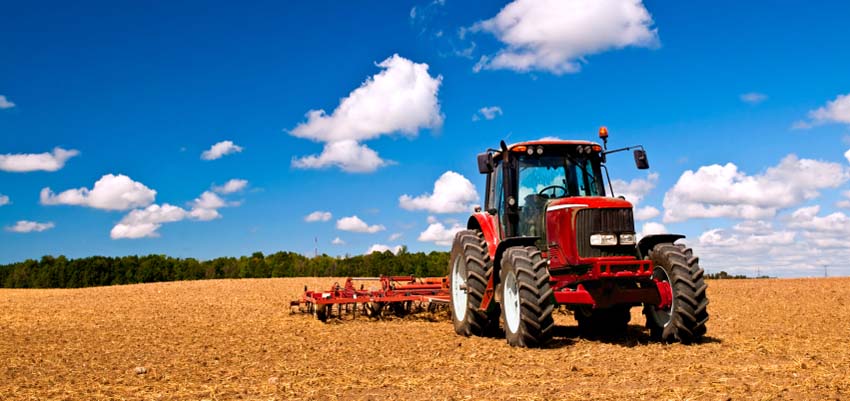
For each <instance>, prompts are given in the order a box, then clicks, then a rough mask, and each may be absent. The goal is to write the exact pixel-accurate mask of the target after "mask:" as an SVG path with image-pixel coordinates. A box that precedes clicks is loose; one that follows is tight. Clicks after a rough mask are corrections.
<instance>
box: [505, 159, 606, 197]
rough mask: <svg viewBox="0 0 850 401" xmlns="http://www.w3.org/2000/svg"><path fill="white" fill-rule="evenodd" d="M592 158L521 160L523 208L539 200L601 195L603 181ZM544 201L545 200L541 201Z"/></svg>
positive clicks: (520, 192) (520, 177) (520, 195)
mask: <svg viewBox="0 0 850 401" xmlns="http://www.w3.org/2000/svg"><path fill="white" fill-rule="evenodd" d="M598 171H599V168H598V166H596V168H594V163H593V161H592V160H591V159H590V158H579V157H575V156H568V157H564V156H563V155H551V156H549V155H544V156H525V155H523V156H521V157H520V158H519V206H520V207H522V206H524V205H525V204H526V203H529V202H534V201H535V199H533V198H538V199H536V200H537V202H535V203H539V200H548V199H555V198H564V197H569V196H599V195H600V193H599V191H600V187H601V185H599V184H600V183H601V178H600V177H597V175H598ZM541 198H542V199H541Z"/></svg>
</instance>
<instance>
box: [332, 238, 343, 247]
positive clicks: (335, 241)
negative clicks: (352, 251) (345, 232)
mask: <svg viewBox="0 0 850 401" xmlns="http://www.w3.org/2000/svg"><path fill="white" fill-rule="evenodd" d="M331 244H334V245H345V241H343V240H342V238H340V237H336V238H334V239H333V241H331Z"/></svg>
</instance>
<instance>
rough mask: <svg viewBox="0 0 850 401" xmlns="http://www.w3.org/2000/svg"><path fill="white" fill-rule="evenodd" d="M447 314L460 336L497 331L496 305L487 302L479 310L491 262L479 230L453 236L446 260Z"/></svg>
mask: <svg viewBox="0 0 850 401" xmlns="http://www.w3.org/2000/svg"><path fill="white" fill-rule="evenodd" d="M449 260H450V263H451V273H450V274H449V288H451V303H450V304H449V305H450V307H451V312H452V313H451V315H452V322H453V323H454V328H455V332H457V333H458V334H460V335H463V336H470V335H476V336H483V335H492V334H493V333H494V332H496V331H498V329H499V306H498V304H497V303H495V302H491V303H490V307H489V308H488V310H487V311H481V310H479V307H480V306H481V300H482V298H484V290H485V289H486V288H487V281H488V280H489V278H490V275H491V274H493V261H492V260H490V253H489V252H488V251H487V241H485V240H484V235H483V234H482V233H481V232H480V231H475V230H464V231H461V232H459V233H457V234H456V235H455V239H454V243H453V245H452V253H451V257H450V259H449Z"/></svg>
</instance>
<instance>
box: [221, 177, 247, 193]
mask: <svg viewBox="0 0 850 401" xmlns="http://www.w3.org/2000/svg"><path fill="white" fill-rule="evenodd" d="M247 186H248V181H247V180H242V179H239V178H233V179H231V180H229V181H227V182H226V183H224V185H220V186H213V187H212V190H213V191H215V192H218V193H220V194H222V195H226V194H232V193H234V192H239V191H242V190H243V189H245V187H247Z"/></svg>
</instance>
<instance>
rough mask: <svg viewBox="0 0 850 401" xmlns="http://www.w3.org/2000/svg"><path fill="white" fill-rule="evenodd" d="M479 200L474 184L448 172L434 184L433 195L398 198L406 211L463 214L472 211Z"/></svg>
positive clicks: (452, 172)
mask: <svg viewBox="0 0 850 401" xmlns="http://www.w3.org/2000/svg"><path fill="white" fill-rule="evenodd" d="M478 199H479V198H478V192H477V191H476V190H475V186H474V185H472V182H470V181H469V180H468V179H466V177H464V176H462V175H460V174H458V173H455V172H454V171H446V172H445V173H443V175H441V176H440V178H438V179H437V181H436V182H434V190H433V192H432V193H431V194H422V195H420V196H417V197H412V196H410V195H406V194H405V195H402V196H400V197H399V198H398V203H399V206H401V207H402V208H403V209H406V210H427V211H429V212H431V213H461V212H466V211H470V210H472V207H473V203H474V202H478Z"/></svg>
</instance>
